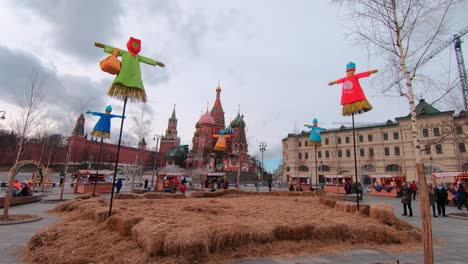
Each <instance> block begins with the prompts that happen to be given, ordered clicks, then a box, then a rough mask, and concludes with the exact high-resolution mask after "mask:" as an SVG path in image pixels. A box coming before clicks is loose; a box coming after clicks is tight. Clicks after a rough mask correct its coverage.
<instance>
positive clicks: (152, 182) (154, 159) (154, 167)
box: [151, 135, 161, 191]
mask: <svg viewBox="0 0 468 264" xmlns="http://www.w3.org/2000/svg"><path fill="white" fill-rule="evenodd" d="M160 137H161V136H160V135H154V137H153V140H156V147H155V149H154V156H153V174H152V175H151V189H153V188H154V191H156V188H155V187H154V172H155V169H156V155H157V154H158V146H159V138H160Z"/></svg>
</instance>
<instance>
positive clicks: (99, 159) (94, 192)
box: [93, 137, 104, 197]
mask: <svg viewBox="0 0 468 264" xmlns="http://www.w3.org/2000/svg"><path fill="white" fill-rule="evenodd" d="M103 140H104V137H101V144H100V146H99V155H98V161H97V168H96V174H95V177H94V187H93V197H94V195H95V194H96V184H97V178H96V177H97V175H98V173H99V167H100V165H101V153H102V142H103Z"/></svg>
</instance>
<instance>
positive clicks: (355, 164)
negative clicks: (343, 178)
mask: <svg viewBox="0 0 468 264" xmlns="http://www.w3.org/2000/svg"><path fill="white" fill-rule="evenodd" d="M351 118H352V121H353V149H354V173H355V175H356V177H355V178H356V183H355V184H356V206H357V210H358V211H359V186H358V174H357V157H356V129H355V127H354V113H353V114H351Z"/></svg>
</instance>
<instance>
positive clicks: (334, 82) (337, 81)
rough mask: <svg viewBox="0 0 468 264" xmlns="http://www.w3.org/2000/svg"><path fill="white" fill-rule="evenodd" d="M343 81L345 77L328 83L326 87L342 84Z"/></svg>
mask: <svg viewBox="0 0 468 264" xmlns="http://www.w3.org/2000/svg"><path fill="white" fill-rule="evenodd" d="M345 79H346V77H345V78H341V79H338V80H336V81H331V82H329V83H328V85H330V86H332V85H334V84H340V83H343V82H344V80H345Z"/></svg>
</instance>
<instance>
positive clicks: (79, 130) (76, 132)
mask: <svg viewBox="0 0 468 264" xmlns="http://www.w3.org/2000/svg"><path fill="white" fill-rule="evenodd" d="M84 123H85V118H84V115H83V113H81V115H80V116H79V117H78V118H77V119H76V125H75V128H74V129H73V136H77V137H84Z"/></svg>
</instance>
